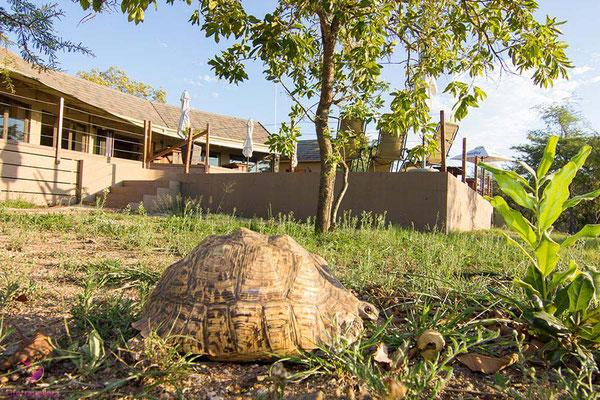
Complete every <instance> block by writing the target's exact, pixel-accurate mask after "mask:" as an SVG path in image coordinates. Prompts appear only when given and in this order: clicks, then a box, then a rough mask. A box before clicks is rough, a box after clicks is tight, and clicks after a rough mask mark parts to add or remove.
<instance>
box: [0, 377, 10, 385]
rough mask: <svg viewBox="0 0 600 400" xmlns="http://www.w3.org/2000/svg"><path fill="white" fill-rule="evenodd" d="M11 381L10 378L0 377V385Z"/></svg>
mask: <svg viewBox="0 0 600 400" xmlns="http://www.w3.org/2000/svg"><path fill="white" fill-rule="evenodd" d="M9 380H10V379H8V376H0V383H7V382H8V381H9Z"/></svg>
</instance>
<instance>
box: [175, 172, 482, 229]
mask: <svg viewBox="0 0 600 400" xmlns="http://www.w3.org/2000/svg"><path fill="white" fill-rule="evenodd" d="M341 179H342V177H341V175H338V179H337V187H336V191H339V188H340V186H341ZM179 180H180V181H181V182H182V183H183V185H182V193H183V195H184V196H187V197H194V198H202V203H203V205H204V206H205V207H210V208H211V209H212V210H216V209H217V208H218V209H220V211H224V212H233V210H234V209H235V211H236V213H237V214H238V215H242V216H246V217H252V216H258V217H268V216H269V215H277V214H278V213H280V212H281V213H289V212H293V213H294V216H295V217H296V218H302V219H305V218H307V217H312V216H314V215H315V214H316V210H317V194H318V187H319V174H318V173H302V174H291V173H290V174H282V173H262V174H229V175H195V176H193V177H189V176H185V175H180V176H179ZM344 210H352V214H353V215H358V214H360V213H361V212H362V211H371V212H373V213H376V214H383V213H386V218H387V220H388V221H391V222H393V223H395V224H398V225H401V226H407V227H410V226H414V227H415V228H417V229H433V228H435V229H439V230H443V231H446V232H449V231H468V230H475V229H489V228H490V224H491V218H492V207H491V206H490V205H489V203H488V202H487V201H485V200H484V199H483V198H482V197H481V196H479V195H477V194H476V193H475V192H474V191H472V190H471V189H470V188H468V187H467V186H466V185H464V184H463V183H462V182H460V181H459V180H458V179H457V178H455V177H454V176H452V175H451V174H444V173H431V172H410V173H401V174H399V173H387V172H367V173H360V172H356V173H351V174H350V187H349V189H348V192H347V193H346V196H345V197H344V200H343V202H342V205H341V209H340V215H341V213H342V212H343V211H344Z"/></svg>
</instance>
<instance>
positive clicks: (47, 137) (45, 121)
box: [40, 110, 56, 147]
mask: <svg viewBox="0 0 600 400" xmlns="http://www.w3.org/2000/svg"><path fill="white" fill-rule="evenodd" d="M55 127H56V116H55V115H52V114H51V113H50V112H48V111H45V110H43V111H42V127H41V129H40V144H41V145H42V146H49V147H54V129H55Z"/></svg>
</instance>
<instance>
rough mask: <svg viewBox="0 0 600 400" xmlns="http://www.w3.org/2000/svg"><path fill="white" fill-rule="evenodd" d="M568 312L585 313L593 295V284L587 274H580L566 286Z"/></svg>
mask: <svg viewBox="0 0 600 400" xmlns="http://www.w3.org/2000/svg"><path fill="white" fill-rule="evenodd" d="M567 294H568V296H569V311H570V312H577V311H585V310H587V309H588V307H589V306H590V303H591V301H592V298H593V297H594V295H595V289H594V283H593V282H592V278H590V276H589V275H588V274H587V273H581V274H579V275H577V277H576V278H575V279H574V280H573V282H571V284H570V285H569V286H568V289H567Z"/></svg>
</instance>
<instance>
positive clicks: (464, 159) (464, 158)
mask: <svg viewBox="0 0 600 400" xmlns="http://www.w3.org/2000/svg"><path fill="white" fill-rule="evenodd" d="M462 170H463V172H462V181H463V183H467V138H466V137H465V138H463V152H462Z"/></svg>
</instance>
